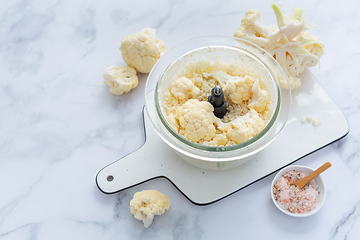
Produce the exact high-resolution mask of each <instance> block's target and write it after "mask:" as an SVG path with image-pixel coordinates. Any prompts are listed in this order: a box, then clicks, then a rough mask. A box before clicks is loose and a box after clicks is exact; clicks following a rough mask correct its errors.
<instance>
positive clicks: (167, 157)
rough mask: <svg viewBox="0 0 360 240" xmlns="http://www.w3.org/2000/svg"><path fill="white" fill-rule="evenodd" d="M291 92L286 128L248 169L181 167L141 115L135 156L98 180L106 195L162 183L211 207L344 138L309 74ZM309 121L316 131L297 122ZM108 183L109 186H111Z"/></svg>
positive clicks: (338, 117) (339, 120)
mask: <svg viewBox="0 0 360 240" xmlns="http://www.w3.org/2000/svg"><path fill="white" fill-rule="evenodd" d="M301 77H302V86H301V87H300V88H299V89H296V90H294V91H293V92H292V106H291V112H290V115H289V119H288V122H287V124H286V126H285V127H284V129H283V130H282V132H281V133H280V134H279V135H278V136H277V138H276V139H275V140H274V141H273V142H272V143H271V144H270V145H269V146H268V147H267V148H266V149H264V150H263V151H261V152H260V153H258V154H256V155H255V156H254V157H253V158H252V159H251V160H250V161H248V162H247V163H245V164H243V165H241V166H239V167H236V168H233V169H229V170H218V171H216V170H215V171H211V170H204V169H200V168H196V167H194V166H192V165H190V164H188V163H187V162H185V161H183V160H182V159H181V158H180V157H179V156H178V155H177V154H176V153H175V152H174V151H173V150H172V149H171V148H170V147H169V146H168V145H166V144H165V143H164V142H163V141H162V140H161V138H160V137H159V136H158V135H157V134H156V132H155V131H154V129H153V128H152V126H151V123H150V120H149V119H148V117H147V115H146V113H145V111H144V119H145V120H144V122H145V131H146V142H145V144H144V145H143V146H142V147H141V148H140V149H139V150H137V151H135V152H134V153H132V154H129V155H127V156H125V157H123V158H121V159H119V160H118V161H116V162H114V163H112V164H110V165H108V166H106V167H104V168H103V169H102V170H100V172H99V173H98V174H97V176H96V184H97V186H98V188H99V189H100V190H101V191H102V192H103V193H107V194H111V193H116V192H119V191H122V190H124V189H127V188H130V187H133V186H135V185H138V184H141V183H143V182H146V181H148V180H151V179H154V178H158V177H163V178H166V179H168V180H169V181H170V182H171V183H172V184H173V185H174V186H175V187H176V188H177V189H178V190H179V191H180V192H181V193H182V194H184V195H185V197H187V198H188V199H189V200H190V201H191V202H192V203H194V204H197V205H206V204H210V203H214V202H216V201H218V200H220V199H222V198H224V197H227V196H229V195H230V194H232V193H234V192H236V191H238V190H241V189H242V188H245V187H247V186H249V185H250V184H252V183H254V182H256V181H257V180H259V179H261V178H263V177H265V176H268V175H270V174H272V173H273V172H275V171H277V170H279V169H280V168H282V167H284V166H287V165H289V164H291V163H293V162H295V161H297V160H299V159H300V158H302V157H304V156H306V155H308V154H310V153H313V152H314V151H317V150H319V149H321V148H323V147H325V146H327V145H329V144H331V143H333V142H335V141H337V140H339V139H341V138H342V137H344V136H346V135H347V133H348V132H349V126H348V123H347V121H346V119H345V118H344V116H343V115H342V113H341V112H340V111H339V109H338V108H337V107H336V106H335V104H334V103H333V102H332V101H331V99H330V98H329V96H328V95H327V94H326V93H325V92H324V90H323V89H322V88H321V86H320V85H319V84H318V83H317V82H316V80H315V78H314V77H313V76H312V75H311V73H310V72H309V71H305V72H304V73H303V74H302V76H301ZM307 116H311V117H312V118H313V119H315V120H320V124H319V125H318V126H316V127H315V126H314V125H313V124H312V123H311V122H304V123H303V122H302V121H301V119H302V118H304V117H307ZM110 180H111V181H110Z"/></svg>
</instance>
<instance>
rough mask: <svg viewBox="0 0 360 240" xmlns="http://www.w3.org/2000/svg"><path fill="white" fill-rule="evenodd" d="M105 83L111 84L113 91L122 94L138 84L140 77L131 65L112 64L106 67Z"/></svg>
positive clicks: (111, 90)
mask: <svg viewBox="0 0 360 240" xmlns="http://www.w3.org/2000/svg"><path fill="white" fill-rule="evenodd" d="M104 83H105V84H107V85H109V87H110V89H109V90H110V92H111V93H113V94H115V95H121V94H123V93H127V92H129V91H130V90H131V89H133V88H135V87H136V86H137V85H138V77H137V76H136V71H135V69H133V68H131V67H127V66H115V65H112V66H110V67H108V68H106V69H105V72H104Z"/></svg>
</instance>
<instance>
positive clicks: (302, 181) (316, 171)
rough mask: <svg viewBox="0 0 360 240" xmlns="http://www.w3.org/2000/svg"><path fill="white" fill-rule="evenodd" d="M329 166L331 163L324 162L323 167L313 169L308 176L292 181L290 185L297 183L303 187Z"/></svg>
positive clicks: (296, 184) (300, 187)
mask: <svg viewBox="0 0 360 240" xmlns="http://www.w3.org/2000/svg"><path fill="white" fill-rule="evenodd" d="M329 167H331V163H330V162H327V163H325V164H323V165H322V166H321V167H319V168H318V169H316V170H315V171H313V172H312V173H310V174H309V175H307V176H306V177H304V178H302V179H300V180H297V181H295V182H292V183H290V185H295V186H297V187H298V188H299V189H302V188H303V187H304V186H305V185H306V184H307V183H308V182H310V181H311V180H312V179H313V178H315V177H316V176H317V175H319V174H320V173H322V172H323V171H325V170H326V169H328V168H329Z"/></svg>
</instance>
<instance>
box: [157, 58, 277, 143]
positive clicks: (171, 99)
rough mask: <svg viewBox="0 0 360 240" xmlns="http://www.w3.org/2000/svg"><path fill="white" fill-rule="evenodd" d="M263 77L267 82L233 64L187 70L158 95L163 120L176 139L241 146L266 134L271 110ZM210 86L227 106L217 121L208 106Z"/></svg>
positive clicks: (195, 66)
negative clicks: (218, 88) (217, 89)
mask: <svg viewBox="0 0 360 240" xmlns="http://www.w3.org/2000/svg"><path fill="white" fill-rule="evenodd" d="M249 61H250V60H249ZM265 77H267V78H270V77H269V76H266V75H265V74H260V73H259V72H258V71H256V70H254V69H249V68H248V69H246V68H244V67H243V68H241V67H240V66H238V65H235V64H232V65H230V64H229V65H225V64H219V63H216V64H213V63H210V62H208V61H199V62H196V63H194V64H191V65H189V66H188V67H187V68H185V69H183V71H182V73H181V74H180V75H179V76H178V78H177V79H175V80H173V81H172V82H170V83H169V84H168V87H167V88H165V91H164V92H163V94H162V97H161V99H162V100H161V101H162V108H163V111H164V115H165V118H166V119H167V121H168V123H169V124H170V125H171V127H172V128H173V129H174V130H175V131H176V132H177V133H178V134H180V135H181V136H183V137H184V138H186V139H188V140H190V141H192V142H195V143H198V144H202V145H207V146H231V145H235V144H239V143H242V142H245V141H247V140H249V139H250V138H252V137H254V136H256V135H257V134H259V133H260V132H261V131H262V130H263V129H264V128H265V126H266V124H267V123H268V122H269V120H270V118H271V115H272V112H273V109H274V99H273V96H272V94H271V91H269V90H268V89H267V84H264V82H266V81H268V82H269V79H263V78H265ZM215 86H220V87H221V88H222V89H223V92H224V96H225V100H226V105H227V113H226V115H225V116H224V117H223V118H221V119H220V118H217V117H216V116H215V115H214V113H213V110H214V108H213V106H212V105H211V104H210V103H209V102H208V97H209V96H210V95H211V89H213V88H214V87H215Z"/></svg>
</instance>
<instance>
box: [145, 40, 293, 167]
mask: <svg viewBox="0 0 360 240" xmlns="http://www.w3.org/2000/svg"><path fill="white" fill-rule="evenodd" d="M244 57H250V58H251V59H253V61H254V62H256V65H257V67H258V70H259V71H262V72H264V73H266V74H268V75H269V76H270V79H271V81H270V82H269V83H268V87H270V88H271V89H272V95H273V97H274V98H273V101H274V104H273V106H274V108H273V111H272V114H271V118H270V120H269V122H268V123H267V125H266V126H265V128H264V129H263V130H262V131H261V132H260V133H259V134H258V135H256V136H255V137H253V138H251V139H249V140H248V141H246V142H243V143H240V144H236V145H232V146H224V147H213V146H205V145H200V144H197V143H194V142H191V141H189V140H187V139H185V138H184V137H182V136H180V135H179V134H178V133H177V132H176V131H174V130H173V128H172V127H171V126H170V125H169V123H168V122H167V121H166V119H165V117H164V114H163V111H162V108H161V99H160V95H161V93H162V91H164V88H165V87H166V86H167V84H168V83H169V82H171V81H173V80H175V79H177V78H178V75H179V74H180V72H181V71H182V70H183V68H184V67H185V66H186V65H187V64H189V63H190V62H194V61H201V60H205V61H210V62H212V63H226V64H228V63H232V64H244V63H243V62H242V61H241V59H243V58H244ZM280 81H283V82H286V83H287V85H288V81H287V76H286V75H285V74H284V72H283V70H282V68H281V67H280V65H279V64H278V63H277V62H276V60H275V59H274V58H273V57H272V56H271V55H270V54H269V53H267V52H266V51H265V50H263V49H262V48H260V47H258V46H257V45H255V44H253V43H251V42H248V41H246V40H243V39H239V38H234V37H227V36H205V37H198V38H194V39H191V40H188V41H186V42H183V43H181V44H179V45H177V46H176V47H174V48H172V49H170V50H169V51H168V52H166V53H165V54H164V55H163V56H162V57H161V58H160V59H159V60H158V62H157V63H156V64H155V66H154V67H153V69H152V70H151V72H150V74H149V76H148V80H147V84H146V89H145V105H146V111H147V114H148V116H149V118H150V121H151V124H152V126H153V127H154V129H155V131H156V132H157V134H158V135H159V136H160V138H161V139H162V140H163V141H165V142H166V143H167V144H168V145H169V146H170V147H171V148H172V149H174V150H175V151H176V152H177V153H179V155H180V156H181V157H182V158H183V159H184V160H185V161H187V162H189V163H190V164H193V165H195V166H197V167H200V168H205V169H211V170H215V169H216V170H217V169H228V168H232V167H235V166H238V165H241V164H243V163H245V162H246V161H247V160H249V159H250V158H251V157H252V156H253V155H254V154H256V153H257V152H259V151H261V150H262V149H264V148H265V147H266V146H268V145H269V144H270V143H271V142H272V141H273V140H274V138H275V137H276V136H277V135H278V134H279V133H280V131H281V130H282V129H283V127H284V126H285V124H286V121H287V118H288V114H289V111H290V105H291V93H290V88H289V87H287V88H281V87H280V84H279V82H280Z"/></svg>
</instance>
